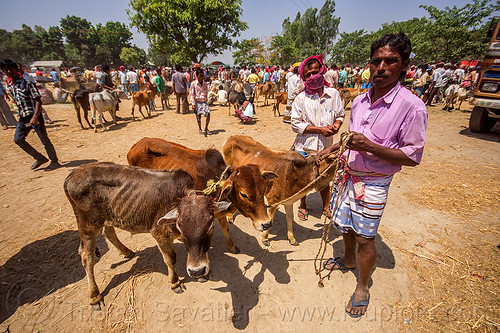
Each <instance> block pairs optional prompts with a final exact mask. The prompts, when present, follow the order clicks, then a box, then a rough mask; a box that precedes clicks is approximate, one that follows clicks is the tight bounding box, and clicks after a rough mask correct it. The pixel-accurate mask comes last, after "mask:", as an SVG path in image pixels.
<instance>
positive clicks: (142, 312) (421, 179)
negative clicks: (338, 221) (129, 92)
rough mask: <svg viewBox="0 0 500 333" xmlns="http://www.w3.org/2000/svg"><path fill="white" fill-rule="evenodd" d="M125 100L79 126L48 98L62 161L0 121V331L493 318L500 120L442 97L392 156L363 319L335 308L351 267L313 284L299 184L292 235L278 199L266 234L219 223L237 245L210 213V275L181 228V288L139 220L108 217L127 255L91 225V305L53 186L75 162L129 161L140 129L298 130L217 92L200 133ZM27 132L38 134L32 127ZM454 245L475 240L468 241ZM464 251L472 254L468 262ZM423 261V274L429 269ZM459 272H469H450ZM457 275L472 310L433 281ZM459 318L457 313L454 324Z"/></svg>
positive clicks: (414, 324) (314, 212)
mask: <svg viewBox="0 0 500 333" xmlns="http://www.w3.org/2000/svg"><path fill="white" fill-rule="evenodd" d="M171 103H174V101H173V100H172V98H171ZM158 104H159V101H157V105H158ZM464 104H465V103H464ZM261 105H262V102H261V103H259V104H258V106H261ZM130 107H131V103H130V101H125V102H124V103H122V104H121V111H120V112H119V116H121V117H123V118H122V119H121V120H120V121H119V124H118V125H117V126H111V127H110V128H109V130H108V131H107V132H101V131H100V132H99V133H96V134H94V133H93V131H91V130H81V129H80V126H79V125H78V123H77V121H76V116H75V113H74V110H73V106H72V105H71V104H63V105H49V106H46V109H47V111H48V112H49V114H50V116H51V117H52V119H53V120H54V124H53V125H49V126H48V129H49V136H50V138H51V139H52V141H53V143H54V146H55V147H56V150H57V153H58V155H59V156H60V159H61V161H62V164H63V166H64V167H63V168H60V169H58V170H54V171H50V172H49V171H44V170H43V169H42V170H38V171H34V172H33V171H31V170H30V165H31V163H32V160H31V158H30V157H29V156H27V155H26V154H25V153H24V152H22V151H21V150H20V149H19V148H18V147H17V146H16V145H15V144H14V143H13V140H12V139H13V134H14V130H13V129H9V130H6V131H2V132H0V156H2V159H1V161H0V170H2V171H1V172H0V174H1V176H0V265H1V266H0V282H1V284H0V309H1V311H0V317H1V321H0V322H1V324H0V332H4V331H6V330H10V332H27V331H33V332H36V331H39V332H75V331H76V332H94V331H104V332H108V331H132V332H172V331H174V330H176V331H181V332H193V331H199V330H204V331H207V330H208V331H215V330H217V331H220V332H229V331H234V330H235V329H237V330H242V329H244V330H247V331H250V332H304V331H308V330H309V331H311V330H312V331H314V332H316V331H325V332H326V331H331V330H332V329H339V330H340V331H353V332H373V331H396V330H407V329H408V330H419V329H421V328H424V329H426V330H428V331H435V330H436V327H437V328H438V329H437V330H447V329H446V328H447V326H441V324H440V323H441V321H442V320H444V319H448V324H446V325H461V326H458V328H459V327H465V328H467V327H468V328H472V327H473V325H474V324H476V326H475V327H474V328H484V329H489V330H492V329H494V328H495V325H494V324H491V323H490V322H489V321H487V320H490V321H493V322H494V323H495V322H496V323H498V322H499V317H500V316H499V313H498V304H499V303H500V302H499V301H500V299H499V297H498V294H497V293H495V292H493V293H492V292H490V290H497V291H498V286H499V284H498V278H499V267H498V262H500V260H499V259H500V256H499V251H498V249H497V248H496V244H498V243H499V228H498V222H499V221H498V220H499V210H498V207H499V204H500V195H499V190H498V189H499V188H500V180H499V171H500V167H499V161H500V136H499V131H498V127H497V128H496V131H495V132H493V133H490V134H486V135H476V134H471V133H470V131H469V130H468V117H469V115H470V113H469V112H461V111H454V112H452V113H448V112H445V111H441V110H440V109H438V108H432V109H430V110H429V126H428V143H427V147H426V151H425V156H424V161H423V163H422V165H420V166H418V167H417V168H413V169H410V168H405V169H403V171H402V172H401V173H399V174H398V175H397V176H396V177H395V179H394V181H393V185H392V187H391V193H390V199H389V203H388V206H387V208H386V213H385V215H384V219H383V221H382V226H381V228H380V235H379V236H378V237H377V239H376V241H377V246H378V250H379V251H378V257H377V262H376V268H375V271H374V273H373V276H372V278H373V285H372V287H371V289H370V292H371V302H370V306H369V310H368V313H367V315H366V316H364V317H363V318H362V319H361V320H353V319H351V318H349V317H348V316H346V315H345V312H344V306H345V303H346V302H347V300H348V298H349V296H350V294H351V293H352V291H353V289H354V286H355V283H356V275H357V271H355V272H354V273H352V272H350V273H345V274H342V273H340V272H335V273H334V274H331V276H330V277H329V279H327V280H325V287H324V288H318V286H317V277H316V276H315V274H314V269H313V261H312V260H313V259H314V257H315V255H316V253H317V251H318V247H319V237H320V235H321V223H322V220H320V214H321V208H320V206H321V205H320V200H321V199H320V197H319V194H318V193H315V194H311V195H310V196H309V197H308V204H309V207H310V218H309V220H308V221H307V222H300V223H296V224H295V225H294V231H295V236H296V238H297V240H298V241H299V242H300V246H298V247H293V246H290V245H289V243H288V241H287V239H286V231H285V217H284V214H283V213H282V210H281V211H280V212H278V213H277V215H276V221H275V225H274V226H273V227H272V229H271V234H270V239H271V246H270V247H269V248H268V249H265V248H263V246H262V245H261V244H260V235H259V232H257V231H256V230H254V229H253V227H252V226H251V223H250V220H248V219H246V218H244V217H243V216H241V215H239V216H237V217H236V219H235V224H234V225H231V227H230V233H231V237H232V238H233V240H234V242H235V244H237V246H238V247H239V248H240V249H241V253H240V254H231V253H230V252H229V251H228V249H227V248H226V245H225V243H224V240H223V237H222V233H221V232H220V228H218V227H216V230H215V236H214V240H213V243H212V249H211V252H210V258H211V261H212V273H211V276H210V280H209V281H208V282H206V283H199V282H196V281H193V280H192V279H190V278H189V277H187V274H186V272H185V260H186V258H185V256H186V253H185V249H184V248H183V245H182V244H176V245H175V250H176V252H177V258H178V260H177V265H176V268H177V271H178V273H179V275H180V277H181V278H185V282H186V284H185V286H186V288H187V290H186V292H184V293H183V294H182V295H175V294H173V293H172V292H171V291H170V288H169V286H168V284H167V283H166V276H165V274H166V266H165V264H164V263H163V260H162V257H161V255H160V253H159V251H158V249H157V248H156V244H155V242H154V240H153V239H152V238H151V236H150V235H147V234H145V235H135V236H131V235H130V234H129V233H127V232H121V231H120V232H119V233H118V236H119V237H120V239H121V240H122V241H123V243H124V244H126V245H127V246H129V247H130V248H131V249H132V250H134V251H136V253H137V255H136V256H135V257H134V258H133V259H131V260H130V261H125V260H123V258H121V257H120V255H119V253H118V251H117V250H116V249H115V248H113V247H108V245H107V243H106V241H105V240H104V239H103V238H100V239H99V241H98V247H99V248H100V250H101V253H102V257H101V258H100V260H99V261H98V263H97V264H96V268H95V271H96V281H97V284H98V285H99V287H100V289H101V291H102V293H103V295H104V299H105V303H106V306H105V308H104V309H103V311H101V312H95V311H93V310H92V309H91V308H90V306H88V298H87V282H86V279H85V278H84V277H85V276H84V270H83V268H82V266H81V263H80V258H79V255H78V253H77V248H78V242H79V237H78V233H77V231H76V223H75V218H74V215H73V212H72V210H71V207H70V205H69V203H68V201H67V199H66V197H65V195H64V192H63V189H62V184H63V181H64V179H65V177H66V176H67V175H68V173H69V172H70V171H71V170H72V169H73V168H75V167H77V166H79V165H81V164H84V163H88V162H93V161H112V162H116V163H121V164H126V154H127V152H128V150H129V148H130V147H131V146H132V145H133V144H134V143H135V142H137V141H138V140H139V139H141V138H143V137H145V136H149V137H159V138H163V139H166V140H170V141H175V142H178V143H180V144H183V145H186V146H188V147H191V148H197V149H205V148H209V147H214V148H217V149H220V148H221V147H222V144H223V142H224V140H225V139H226V138H228V137H229V136H230V135H233V134H246V135H250V136H252V137H254V138H255V139H256V140H257V141H259V142H261V143H263V144H265V145H267V146H268V147H270V148H272V149H289V147H290V145H291V144H292V142H293V138H294V134H293V132H292V131H291V129H290V127H289V125H286V124H284V123H283V122H282V121H281V118H275V117H273V114H272V109H271V106H268V107H258V108H257V117H258V121H257V123H256V124H254V125H241V124H239V122H238V120H237V118H235V117H233V116H228V114H227V108H226V107H224V108H220V107H214V108H213V109H212V110H213V112H212V123H211V126H210V129H211V130H212V131H213V132H215V135H212V136H209V137H207V138H205V137H203V136H201V135H199V134H198V131H197V126H196V121H195V117H194V115H193V114H187V115H178V114H175V110H174V109H173V108H172V109H169V110H167V111H163V112H162V111H159V112H154V114H153V117H152V118H150V119H140V120H139V121H135V122H132V121H131V118H129V117H130ZM463 108H464V109H466V110H469V111H470V108H468V106H464V107H463ZM107 118H110V117H109V116H108V117H107ZM342 130H346V126H344V127H343V128H342ZM29 141H30V142H31V143H32V144H34V146H36V147H37V149H42V150H43V148H42V147H41V144H40V142H39V140H38V139H37V138H36V137H34V134H30V138H29ZM480 189H481V190H482V191H480ZM296 221H298V220H297V219H296ZM330 239H331V241H330V243H329V244H330V246H329V249H328V251H327V255H329V256H330V255H331V248H332V247H333V249H334V250H335V253H336V254H338V255H341V252H342V243H341V237H340V235H339V234H338V233H335V232H332V235H331V237H330ZM478 239H479V240H480V241H478ZM464 248H465V249H474V250H475V251H472V252H471V253H467V252H464V251H463V249H464ZM447 249H448V250H447ZM446 255H449V256H451V257H452V258H455V259H457V260H459V261H460V262H462V264H463V266H462V265H461V264H460V263H459V262H453V260H452V259H449V258H448V257H446ZM467 256H469V257H467ZM445 257H446V259H444V258H445ZM426 258H427V259H426ZM429 258H430V259H429ZM432 260H434V262H433V261H432ZM436 262H437V263H436ZM466 262H467V266H468V268H469V270H468V271H467V273H464V271H463V270H462V269H465V268H464V267H465V265H466V264H465V263H466ZM495 262H496V265H495V264H492V263H495ZM455 264H456V266H455ZM452 265H453V270H452V268H451V266H452ZM432 270H434V271H435V272H433V271H432ZM429 271H430V272H431V275H426V274H427V272H429ZM450 271H451V274H450ZM434 273H435V274H437V275H435V276H434V277H433V275H432V274H434ZM438 273H439V274H438ZM474 273H475V274H477V275H480V276H487V277H486V278H485V279H482V278H477V277H476V276H475V275H472V274H474ZM446 274H447V275H446ZM459 274H460V276H464V274H465V276H466V277H465V278H462V280H459V279H460V276H459ZM455 279H456V280H457V281H464V283H466V284H467V285H468V286H469V287H470V288H474V289H473V290H475V291H477V292H476V294H477V295H474V294H472V296H470V295H469V296H470V297H468V296H466V295H465V296H463V297H462V299H467V300H469V303H467V304H469V305H470V306H471V307H472V306H473V307H474V308H471V309H468V311H463V312H464V313H463V316H462V317H463V318H464V319H461V318H462V317H457V318H455V317H454V315H455V312H453V311H456V309H457V308H460V306H462V307H465V309H466V310H467V304H465V303H463V302H462V303H461V304H459V303H453V302H452V300H453V299H452V298H450V297H452V296H453V297H455V296H454V295H455V294H453V291H452V290H451V291H450V292H452V294H442V293H441V292H443V293H445V291H446V286H448V285H450V284H453V283H454V281H455ZM470 281H472V282H470ZM431 282H432V283H431ZM457 283H458V282H457ZM470 283H472V286H471V285H470ZM480 284H481V286H483V287H481V286H480ZM457 286H458V285H457ZM463 288H467V287H466V286H465V284H464V286H463ZM467 292H469V291H467ZM440 302H441V304H439V303H440ZM448 302H449V303H450V304H448ZM457 302H458V301H457ZM481 302H483V303H484V304H480V303H481ZM436 304H437V305H438V306H437V308H436V309H433V308H432V307H433V306H435V305H436ZM478 306H484V307H488V309H487V310H488V311H489V312H488V311H484V309H483V311H476V310H477V307H478ZM421 310H422V311H423V312H420V311H421ZM429 310H430V311H429ZM441 310H443V311H444V310H447V311H448V312H443V313H446V314H447V316H448V317H446V318H445V317H443V316H444V315H443V314H441V315H437V317H436V318H434V317H432V316H431V314H434V313H441V312H439V311H441ZM450 311H452V312H451V315H450V313H449V312H450ZM473 311H475V312H474V313H472V312H473ZM431 317H432V318H431ZM459 319H461V320H462V321H463V323H461V324H457V323H456V322H457V321H459ZM450 322H451V323H450ZM452 327H453V328H457V326H452ZM497 328H498V327H497Z"/></svg>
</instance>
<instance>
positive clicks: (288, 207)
mask: <svg viewBox="0 0 500 333" xmlns="http://www.w3.org/2000/svg"><path fill="white" fill-rule="evenodd" d="M222 155H223V157H224V161H226V163H227V164H230V165H233V166H235V167H238V166H240V165H244V164H248V163H252V164H256V165H258V166H259V168H260V169H263V170H271V171H274V172H275V173H276V174H277V175H278V178H277V179H275V180H274V181H273V183H272V186H271V188H270V189H269V191H268V192H267V193H266V198H267V201H268V204H269V205H274V204H276V203H279V202H281V201H282V200H285V199H288V198H290V197H291V196H292V195H294V194H297V193H299V192H300V193H299V195H298V196H294V197H293V198H290V200H289V201H286V202H284V203H282V204H283V206H284V207H285V212H286V221H287V227H288V240H289V241H290V244H292V245H298V243H297V241H296V240H295V237H294V235H293V227H292V224H293V209H292V208H293V203H294V202H295V201H297V200H299V199H300V198H301V197H303V196H305V195H306V194H307V192H309V190H310V189H308V190H306V191H303V192H301V191H300V190H302V189H303V188H304V187H305V186H306V185H308V184H309V183H310V182H311V181H313V180H314V179H315V178H316V177H317V176H318V175H319V174H320V173H321V172H322V171H323V170H324V169H326V167H327V164H326V162H322V163H321V164H320V166H319V167H318V166H317V165H316V164H315V162H314V158H315V156H312V155H311V156H309V157H308V158H305V157H304V156H302V155H300V154H299V153H297V152H295V151H271V150H270V149H268V148H267V147H265V146H264V145H262V144H260V143H259V142H257V141H255V140H254V139H252V138H251V137H249V136H244V135H233V136H230V137H229V139H227V140H226V142H225V143H224V145H223V147H222ZM332 170H333V169H332ZM332 179H333V171H332V172H331V174H328V175H327V177H325V178H322V180H321V182H319V183H317V184H316V186H315V189H316V190H317V191H320V190H322V189H323V188H325V187H326V186H328V184H329V182H330V181H331V180H332ZM276 210H277V207H273V208H271V209H270V215H271V221H272V220H273V219H274V214H275V212H276ZM268 235H269V230H265V231H264V232H263V233H262V243H263V244H264V245H266V246H269V240H268Z"/></svg>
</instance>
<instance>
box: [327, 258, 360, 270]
mask: <svg viewBox="0 0 500 333" xmlns="http://www.w3.org/2000/svg"><path fill="white" fill-rule="evenodd" d="M340 258H341V257H337V258H330V259H328V260H327V261H325V262H323V268H324V269H325V270H328V271H342V272H347V271H353V270H355V269H356V268H355V267H352V268H349V267H345V266H344V264H342V263H340V262H339V259H340ZM328 264H335V265H337V268H326V265H328Z"/></svg>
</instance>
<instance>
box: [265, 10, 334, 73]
mask: <svg viewBox="0 0 500 333" xmlns="http://www.w3.org/2000/svg"><path fill="white" fill-rule="evenodd" d="M334 13H335V1H333V0H326V1H325V3H324V4H323V6H322V7H321V9H320V10H318V9H317V8H307V9H306V11H305V12H304V14H301V13H300V12H299V13H297V15H296V16H295V19H294V20H293V21H291V20H290V18H286V19H285V20H284V21H283V24H282V29H283V30H282V34H281V35H278V36H275V37H274V39H273V41H272V43H271V47H272V49H273V50H274V53H275V54H276V56H277V57H281V58H282V61H283V62H284V63H291V62H296V61H300V60H303V59H304V58H306V57H308V56H311V55H315V54H325V55H326V54H328V50H329V49H330V47H331V44H332V42H333V40H334V39H335V37H336V36H337V34H338V26H339V23H340V18H338V17H335V16H334ZM276 60H277V59H276Z"/></svg>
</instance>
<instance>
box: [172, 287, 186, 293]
mask: <svg viewBox="0 0 500 333" xmlns="http://www.w3.org/2000/svg"><path fill="white" fill-rule="evenodd" d="M172 290H173V291H174V293H176V294H182V293H183V292H184V289H182V287H181V286H180V285H179V286H177V287H175V288H172Z"/></svg>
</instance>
